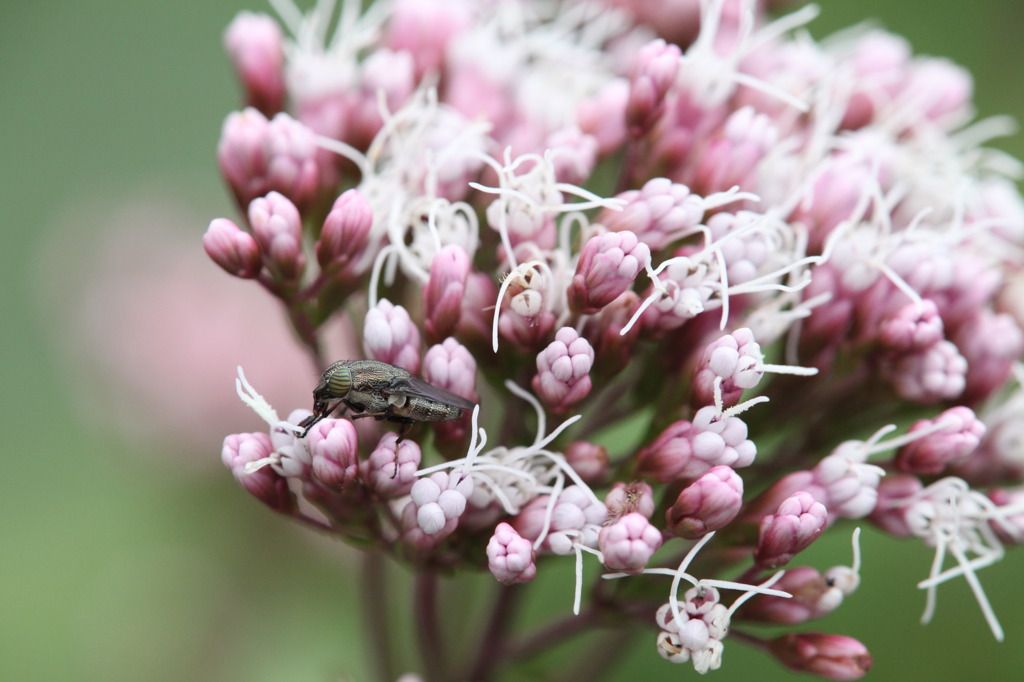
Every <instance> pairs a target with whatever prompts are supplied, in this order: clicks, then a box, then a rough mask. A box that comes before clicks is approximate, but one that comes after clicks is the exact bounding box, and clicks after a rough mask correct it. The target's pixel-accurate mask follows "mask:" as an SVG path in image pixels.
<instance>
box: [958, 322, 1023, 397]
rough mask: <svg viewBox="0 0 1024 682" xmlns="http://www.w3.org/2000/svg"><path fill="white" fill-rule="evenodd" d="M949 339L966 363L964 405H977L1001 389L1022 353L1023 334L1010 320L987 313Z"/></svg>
mask: <svg viewBox="0 0 1024 682" xmlns="http://www.w3.org/2000/svg"><path fill="white" fill-rule="evenodd" d="M953 340H954V341H955V342H956V346H957V348H958V349H959V350H960V352H961V353H963V357H964V359H965V360H966V361H967V379H966V382H967V385H966V386H965V387H964V392H963V395H962V399H963V400H964V401H965V402H972V403H973V402H980V401H982V400H984V399H985V398H987V397H989V396H990V395H992V394H993V393H994V392H995V391H997V390H998V389H999V388H1001V387H1002V386H1004V385H1005V384H1006V382H1007V381H1008V380H1009V378H1010V375H1011V373H1012V371H1013V365H1014V363H1015V362H1017V361H1018V360H1019V359H1020V357H1021V353H1022V352H1024V334H1022V333H1021V329H1020V327H1018V326H1017V323H1016V322H1015V321H1014V319H1013V318H1012V317H1011V316H1010V315H1006V314H996V313H993V312H991V311H988V310H980V311H978V313H977V314H976V315H975V316H974V317H973V318H972V319H970V320H968V321H967V322H965V323H964V324H962V325H961V326H960V327H959V328H958V329H957V331H956V334H955V335H954V336H953Z"/></svg>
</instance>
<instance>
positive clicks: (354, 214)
mask: <svg viewBox="0 0 1024 682" xmlns="http://www.w3.org/2000/svg"><path fill="white" fill-rule="evenodd" d="M372 226H373V210H372V209H371V208H370V203H369V202H368V201H367V200H366V198H365V197H364V196H363V194H362V192H360V191H359V190H357V189H350V190H346V191H345V192H342V194H341V196H339V197H338V198H337V199H336V200H335V201H334V206H332V207H331V212H330V213H328V214H327V218H326V219H325V220H324V226H323V229H322V230H320V238H319V239H318V240H317V242H316V259H317V262H318V263H320V267H321V269H322V270H323V271H324V272H333V273H339V272H342V271H343V270H344V269H345V268H346V267H349V266H351V265H352V264H353V262H355V261H357V260H358V258H359V257H360V256H361V255H362V254H363V250H364V249H366V244H367V241H368V239H369V236H370V228H371V227H372Z"/></svg>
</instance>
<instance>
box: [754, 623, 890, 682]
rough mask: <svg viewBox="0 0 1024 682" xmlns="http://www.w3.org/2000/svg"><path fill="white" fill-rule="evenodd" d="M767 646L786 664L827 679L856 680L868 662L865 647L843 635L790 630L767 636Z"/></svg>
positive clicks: (866, 667) (866, 670)
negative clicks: (772, 636)
mask: <svg viewBox="0 0 1024 682" xmlns="http://www.w3.org/2000/svg"><path fill="white" fill-rule="evenodd" d="M768 649H769V651H771V652H772V655H774V656H775V658H776V659H778V661H779V662H780V663H782V664H783V665H785V666H786V667H788V668H791V669H793V670H796V671H797V672H802V673H811V674H813V675H818V676H819V677H824V678H826V679H829V680H859V679H860V678H861V677H864V675H866V674H867V672H868V671H869V670H870V669H871V663H872V660H871V654H870V653H869V652H868V650H867V647H865V646H864V645H863V644H861V643H860V642H858V641H857V640H855V639H853V638H852V637H846V636H844V635H828V634H823V633H819V632H801V633H790V634H788V635H783V636H781V637H778V638H777V639H773V640H771V641H770V642H769V643H768Z"/></svg>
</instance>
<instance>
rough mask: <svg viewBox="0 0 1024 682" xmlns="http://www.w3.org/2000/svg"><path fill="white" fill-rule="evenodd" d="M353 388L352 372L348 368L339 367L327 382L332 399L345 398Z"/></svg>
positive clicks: (328, 392)
mask: <svg viewBox="0 0 1024 682" xmlns="http://www.w3.org/2000/svg"><path fill="white" fill-rule="evenodd" d="M351 388H352V372H351V370H349V368H348V367H339V368H338V369H336V370H335V371H334V372H333V373H332V374H331V376H330V378H329V379H328V380H327V394H328V395H329V396H330V397H332V398H344V397H345V396H347V395H348V392H349V390H351Z"/></svg>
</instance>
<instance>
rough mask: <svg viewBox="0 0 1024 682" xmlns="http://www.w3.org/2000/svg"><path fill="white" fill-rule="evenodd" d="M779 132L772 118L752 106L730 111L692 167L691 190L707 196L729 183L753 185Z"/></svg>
mask: <svg viewBox="0 0 1024 682" xmlns="http://www.w3.org/2000/svg"><path fill="white" fill-rule="evenodd" d="M778 137H779V132H778V129H777V128H776V127H775V124H774V123H773V122H772V119H771V118H769V117H768V116H766V115H764V114H760V113H758V112H757V111H755V110H754V108H753V107H743V108H742V109H739V110H738V111H735V112H733V113H732V114H730V116H729V118H728V119H726V121H725V124H724V126H723V128H722V130H721V132H720V133H719V134H718V135H717V136H716V137H715V138H713V139H712V140H710V141H709V142H708V144H707V146H706V147H705V148H704V150H703V152H702V153H701V154H700V157H699V161H697V167H696V169H694V173H693V178H692V183H691V189H692V190H693V191H695V192H697V193H698V194H703V195H704V196H707V195H709V194H713V193H715V192H724V191H726V190H728V189H729V188H731V187H733V186H736V185H738V186H740V187H744V188H745V187H752V186H756V183H757V180H758V178H757V173H758V164H759V163H760V161H761V159H762V158H763V157H764V156H765V155H766V154H767V153H768V152H769V151H771V149H772V147H774V146H775V144H776V141H777V140H778Z"/></svg>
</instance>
